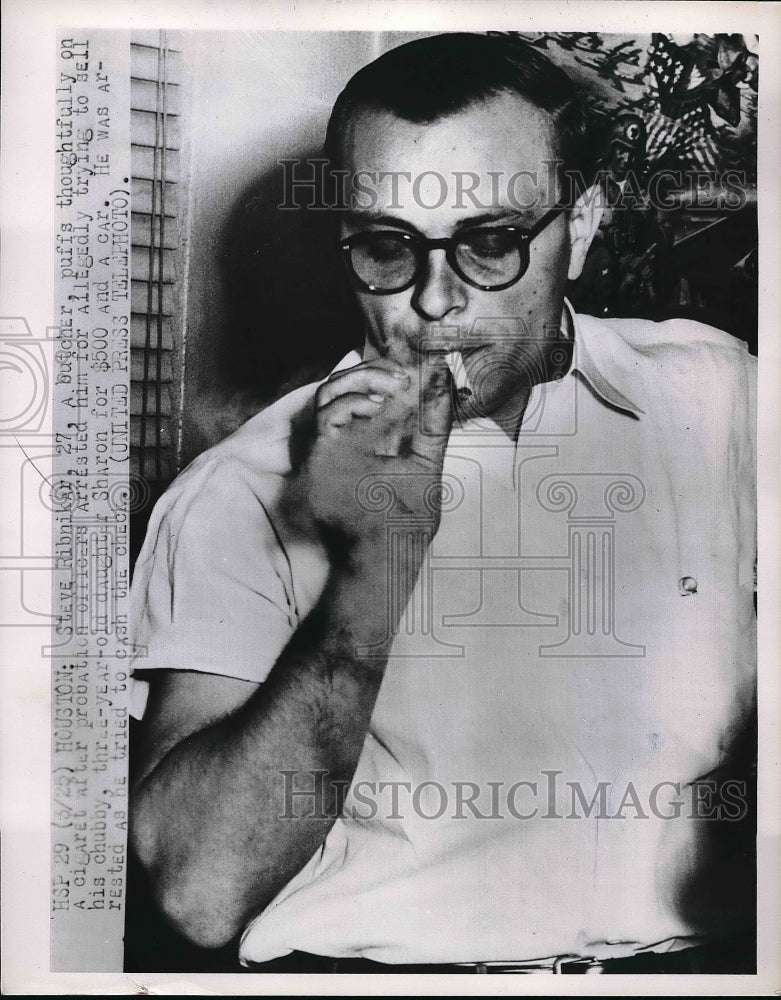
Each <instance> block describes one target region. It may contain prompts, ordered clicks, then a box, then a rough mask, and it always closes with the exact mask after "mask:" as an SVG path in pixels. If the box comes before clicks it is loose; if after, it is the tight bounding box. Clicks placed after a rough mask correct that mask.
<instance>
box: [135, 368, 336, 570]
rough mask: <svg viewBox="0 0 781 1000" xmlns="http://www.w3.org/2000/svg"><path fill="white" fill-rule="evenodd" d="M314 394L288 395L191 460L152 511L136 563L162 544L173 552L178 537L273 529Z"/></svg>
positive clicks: (306, 389)
mask: <svg viewBox="0 0 781 1000" xmlns="http://www.w3.org/2000/svg"><path fill="white" fill-rule="evenodd" d="M316 388H317V386H316V385H315V384H312V385H308V386H304V387H302V388H300V389H297V390H295V391H294V392H292V393H289V394H288V395H287V396H285V397H283V398H282V399H280V400H278V401H277V402H275V403H273V404H272V405H271V406H269V407H268V408H267V409H265V410H263V411H261V412H260V413H258V414H256V415H255V416H254V417H251V418H250V419H249V420H248V421H247V422H246V423H245V424H243V425H242V426H241V427H239V428H238V430H236V431H234V433H233V434H231V435H230V436H229V437H227V438H225V440H224V441H221V442H220V443H219V444H217V445H215V446H213V447H212V448H209V449H208V450H207V451H205V452H203V453H202V454H200V455H199V456H198V457H197V458H196V459H194V460H193V461H192V462H191V463H190V464H189V465H188V466H187V467H186V468H185V469H184V470H183V471H182V472H181V473H180V474H179V475H178V476H177V477H176V479H175V480H174V481H173V483H171V485H170V486H169V487H168V489H167V490H166V492H165V493H164V494H163V496H162V497H161V498H160V499H159V500H158V502H157V504H156V505H155V508H154V510H153V512H152V515H151V517H150V519H149V524H148V527H147V533H146V540H145V542H144V547H143V549H142V551H141V554H140V556H139V563H143V561H144V560H145V559H146V558H148V557H149V556H151V555H152V553H153V552H154V550H155V548H156V547H158V546H159V545H161V544H163V543H164V541H167V544H168V545H169V546H171V545H174V546H177V547H178V542H179V541H181V539H182V538H183V537H184V536H191V535H193V534H196V535H197V534H199V533H201V532H203V533H206V534H208V535H209V536H210V537H211V536H215V537H219V536H222V537H228V536H236V534H237V526H239V525H240V526H242V527H243V528H245V529H246V528H247V527H248V526H249V524H259V523H261V522H262V523H263V524H264V525H269V524H270V523H273V520H274V511H275V507H276V506H277V503H278V501H279V497H280V494H281V493H282V490H283V486H284V483H285V482H286V480H287V477H288V476H289V473H290V471H291V464H292V463H291V453H292V451H293V450H294V447H295V445H294V437H295V435H296V432H297V426H298V425H299V424H300V423H301V422H302V421H303V420H304V419H305V416H306V414H307V412H308V407H309V404H310V402H311V400H312V399H313V397H314V393H315V390H316ZM241 533H242V534H243V533H244V532H241Z"/></svg>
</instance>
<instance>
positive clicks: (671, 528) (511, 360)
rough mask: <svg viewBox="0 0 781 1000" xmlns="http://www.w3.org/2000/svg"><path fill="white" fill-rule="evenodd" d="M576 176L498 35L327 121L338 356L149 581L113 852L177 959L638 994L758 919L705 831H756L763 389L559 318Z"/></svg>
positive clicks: (538, 86)
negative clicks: (352, 334) (586, 976)
mask: <svg viewBox="0 0 781 1000" xmlns="http://www.w3.org/2000/svg"><path fill="white" fill-rule="evenodd" d="M582 148H583V125H582V117H581V114H580V109H579V105H578V103H577V100H576V95H575V92H574V90H573V88H572V86H571V84H570V82H569V80H568V79H567V77H566V76H565V75H564V74H563V73H562V72H561V71H560V70H558V69H557V68H556V67H554V66H552V65H551V64H550V63H549V62H548V61H547V60H546V59H545V58H543V57H542V56H541V55H540V54H539V53H538V52H536V51H535V50H533V49H530V48H527V47H525V46H524V45H521V44H519V43H517V42H511V41H509V40H507V39H502V38H498V37H483V36H476V35H458V34H457V35H448V36H441V37H436V38H428V39H423V40H419V41H415V42H412V43H409V44H408V45H405V46H402V47H400V48H398V49H395V50H393V51H391V52H389V53H387V54H386V55H384V56H383V57H381V58H380V59H378V60H377V61H376V62H375V63H373V64H371V65H370V66H368V67H366V68H364V69H363V70H362V71H361V72H360V73H359V74H357V75H356V77H354V78H353V80H351V81H350V83H349V84H348V86H347V88H346V89H345V91H344V92H343V93H342V95H341V96H340V98H339V100H338V102H337V105H336V107H335V109H334V112H333V115H332V118H331V123H330V126H329V133H328V140H327V149H328V152H329V156H330V157H331V162H332V166H333V168H334V173H335V176H336V178H337V179H338V180H340V181H345V180H346V181H347V182H348V183H347V184H346V185H343V191H345V192H346V197H345V199H344V204H343V205H342V207H341V208H340V209H339V225H340V230H339V234H338V235H339V239H338V245H339V248H340V252H341V253H342V254H343V255H344V257H345V261H346V265H347V268H348V274H349V276H350V278H351V281H352V283H353V287H354V289H355V294H356V296H357V300H358V303H359V306H360V309H361V311H362V314H363V317H364V320H365V328H366V342H365V345H364V347H363V355H362V357H361V356H359V355H357V354H356V355H354V356H350V357H348V358H347V359H345V360H344V362H343V363H342V364H340V365H339V366H338V367H337V369H336V370H335V371H334V373H333V374H332V375H331V376H330V377H329V378H328V379H326V380H325V382H324V383H322V384H321V385H320V386H308V387H305V388H302V389H299V390H297V391H295V392H294V393H292V394H290V395H289V396H286V397H285V398H283V399H282V400H280V401H279V402H278V403H277V404H274V405H273V406H271V407H269V408H268V409H267V410H265V411H264V412H262V413H261V414H259V415H258V416H256V417H254V418H253V419H252V420H250V421H249V422H248V423H247V424H246V425H245V426H244V427H242V428H241V429H240V430H239V431H238V432H237V433H236V434H234V435H233V436H232V437H231V438H229V439H228V440H227V441H225V442H223V443H222V444H220V445H218V446H217V447H216V448H214V449H212V450H211V451H209V452H207V453H206V454H204V455H202V456H201V457H200V458H199V459H197V460H196V461H195V462H194V463H193V464H192V465H191V466H190V467H189V468H188V469H187V470H186V471H185V473H184V474H183V475H182V476H180V478H179V479H178V480H177V482H176V483H175V484H174V486H173V487H172V488H171V490H170V491H169V493H168V494H167V496H166V497H165V498H164V499H163V501H161V503H160V504H159V505H158V508H157V509H156V511H155V514H154V515H153V518H152V521H151V523H150V527H149V531H148V535H147V541H146V544H145V546H144V549H143V551H142V553H141V556H140V558H139V561H138V564H137V567H136V577H135V581H134V608H135V611H134V613H135V616H136V621H137V641H138V642H139V644H142V645H143V646H145V647H146V658H145V659H144V658H139V659H138V660H137V662H136V664H135V669H136V676H137V678H138V679H139V681H140V680H141V679H143V680H145V681H146V682H148V685H149V691H148V701H147V704H146V709H145V714H144V721H143V731H142V737H141V741H140V746H139V747H138V748H137V756H138V757H139V766H138V773H137V776H136V779H135V792H134V804H133V843H134V846H135V849H136V851H137V853H138V855H139V857H140V859H141V860H142V862H143V863H144V864H145V865H146V867H147V869H148V870H149V872H150V874H151V876H152V879H153V882H154V884H155V886H156V891H157V895H158V899H159V901H160V904H161V906H162V908H163V909H164V910H165V912H166V913H167V914H168V916H169V919H170V920H171V921H172V922H173V923H174V925H175V926H176V927H178V928H179V929H180V930H181V931H182V932H183V933H184V934H185V935H187V936H188V937H190V938H191V939H192V940H193V941H195V942H197V943H199V944H201V945H204V946H206V947H217V946H220V945H222V944H224V943H225V942H227V941H229V940H230V939H232V938H233V937H234V936H235V935H237V934H238V933H240V932H242V931H243V934H242V940H241V948H240V955H241V959H242V961H243V962H244V963H245V964H249V965H253V964H254V963H257V965H256V966H253V967H257V968H258V969H263V968H272V967H276V966H270V965H268V964H264V963H268V962H270V961H271V960H274V959H277V958H279V957H281V956H285V955H288V954H290V953H306V954H307V955H310V956H311V955H317V956H327V957H328V958H329V961H330V964H329V965H327V967H328V968H334V967H335V968H336V971H354V970H355V969H358V970H363V969H366V968H377V969H383V968H392V969H396V970H405V971H406V970H408V969H410V968H418V967H420V968H422V969H434V970H441V969H446V970H447V971H456V969H463V970H464V971H486V970H504V969H506V968H508V967H511V968H513V969H519V970H524V969H527V970H538V969H542V970H546V971H585V970H586V969H593V970H600V969H603V968H604V969H605V970H606V971H665V970H668V969H680V965H676V964H675V962H676V961H677V960H676V959H675V958H674V956H672V957H671V956H670V955H669V954H662V958H661V959H660V960H659V961H661V963H662V965H661V967H656V966H654V967H653V968H651V969H648V968H647V967H646V966H644V965H643V964H642V960H640V959H638V958H637V957H636V956H637V955H638V954H639V953H642V952H654V953H672V952H676V951H677V950H679V949H680V950H681V954H682V955H683V956H685V957H684V959H682V961H683V962H684V963H685V962H689V961H690V959H689V958H688V957H687V956H691V955H692V954H697V955H701V954H702V953H703V952H702V949H699V950H696V949H695V951H694V952H693V951H692V948H694V947H695V946H697V945H700V944H701V943H702V941H703V939H705V940H710V939H711V938H717V939H719V940H721V941H723V940H724V939H725V938H726V937H727V936H729V935H732V934H735V933H738V932H740V931H742V930H743V929H744V925H745V924H746V923H747V922H749V923H750V920H748V921H747V917H746V913H747V910H746V904H747V903H748V901H750V896H751V875H750V859H749V863H748V864H746V865H745V869H746V870H745V872H744V871H743V869H742V868H741V867H740V865H741V863H743V862H744V861H745V859H742V858H740V857H739V856H738V854H737V852H736V850H735V849H734V847H731V848H729V849H727V848H724V847H723V844H721V842H719V843H718V844H717V843H716V842H715V841H713V838H712V837H711V836H710V835H711V832H712V831H713V829H715V828H716V826H719V828H721V826H723V824H717V823H715V822H714V819H715V817H716V816H717V814H718V816H720V817H721V818H722V820H724V819H728V818H730V817H733V818H734V817H735V816H736V815H737V814H739V813H741V814H742V813H744V812H745V809H744V808H743V807H744V802H745V794H743V793H744V792H745V788H743V792H741V786H740V784H739V781H732V784H730V785H728V784H727V782H726V780H725V775H727V772H726V768H727V765H728V764H729V761H730V749H731V746H732V744H733V743H734V742H735V739H736V737H737V736H738V735H739V734H740V733H741V732H742V730H743V729H744V727H745V725H746V723H747V722H748V721H749V720H750V718H751V710H752V705H753V694H754V668H753V631H752V630H753V606H752V569H753V560H754V551H755V549H754V539H753V493H752V489H751V485H750V483H751V478H752V473H753V461H754V459H753V453H752V451H751V444H750V440H751V429H752V419H753V418H752V415H751V371H750V368H751V365H750V358H749V357H748V355H747V353H746V352H745V350H744V349H743V347H742V345H741V344H739V343H737V342H736V341H734V340H732V339H731V338H729V337H727V336H726V335H724V334H721V333H720V332H718V331H716V330H712V329H710V328H707V327H702V326H699V325H696V324H691V323H673V324H667V325H663V326H661V327H658V328H657V327H656V326H654V325H653V324H649V323H644V322H643V323H638V322H632V321H621V322H616V323H615V324H613V325H607V324H604V323H602V322H600V321H597V320H594V319H589V318H588V317H577V316H575V315H574V314H573V313H572V312H571V310H570V309H569V308H568V307H567V305H566V303H565V301H564V288H565V284H566V282H567V280H568V278H569V279H572V278H575V277H576V276H577V274H578V273H579V271H580V268H581V267H582V264H583V261H584V259H585V255H586V253H587V251H588V247H589V243H590V240H591V238H592V236H593V234H594V231H595V229H596V226H597V223H598V215H599V212H598V209H597V208H596V200H595V199H594V197H593V192H592V191H589V190H588V189H585V190H583V188H582V185H580V184H579V183H577V179H578V178H579V175H580V171H581V167H582V164H581V163H580V161H579V155H580V151H581V150H582ZM573 177H574V178H575V179H576V182H575V183H570V182H571V181H572V179H573ZM356 179H360V181H361V183H360V184H357V183H353V182H354V181H356ZM443 183H444V185H445V189H444V193H443ZM367 187H370V190H369V193H368V194H367ZM457 188H458V190H456V189H457ZM578 191H579V192H580V193H579V194H578ZM470 194H471V195H472V196H470ZM706 779H707V780H706ZM703 781H704V782H705V783H704V784H703ZM703 800H707V801H706V802H705V806H703ZM722 869H724V870H725V871H728V872H730V873H731V875H732V884H730V885H726V883H725V882H723V881H722V882H717V881H716V880H719V879H721V878H722V874H721V873H722ZM714 883H715V884H718V885H720V886H722V887H723V891H719V892H716V893H713V892H712V891H710V893H709V890H712V887H713V885H714ZM334 959H335V960H337V964H336V966H334V965H333V960H334ZM372 961H374V962H376V963H380V964H377V965H376V966H371V965H367V964H366V963H367V962H368V963H370V962H372ZM627 962H628V963H629V964H630V966H631V967H629V968H627V967H626V964H625V963H627ZM508 963H509V966H508ZM294 967H295V966H294ZM685 969H686V970H688V971H694V969H693V968H692V965H691V964H689V965H686V966H685Z"/></svg>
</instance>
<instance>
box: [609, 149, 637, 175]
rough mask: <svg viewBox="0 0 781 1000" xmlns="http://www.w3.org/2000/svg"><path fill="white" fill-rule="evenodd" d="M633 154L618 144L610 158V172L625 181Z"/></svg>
mask: <svg viewBox="0 0 781 1000" xmlns="http://www.w3.org/2000/svg"><path fill="white" fill-rule="evenodd" d="M631 159H632V152H631V150H629V149H628V148H627V147H626V146H621V145H619V144H618V143H616V144H615V145H614V146H613V153H612V156H611V158H610V170H611V173H612V174H614V176H616V177H617V178H618V179H619V180H623V179H624V177H625V176H626V174H627V172H628V170H629V163H630V161H631Z"/></svg>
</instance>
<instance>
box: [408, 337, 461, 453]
mask: <svg viewBox="0 0 781 1000" xmlns="http://www.w3.org/2000/svg"><path fill="white" fill-rule="evenodd" d="M420 378H421V386H420V398H421V406H420V419H419V421H418V435H417V436H418V437H422V438H426V437H429V438H435V439H439V440H441V439H442V438H444V440H445V441H447V437H448V435H449V434H450V429H451V427H452V426H453V393H452V382H453V376H452V375H451V373H450V369H449V367H448V365H447V362H446V361H445V356H444V355H443V354H439V353H437V354H433V355H430V356H429V357H428V358H427V359H426V361H425V363H424V364H423V365H422V366H421V373H420Z"/></svg>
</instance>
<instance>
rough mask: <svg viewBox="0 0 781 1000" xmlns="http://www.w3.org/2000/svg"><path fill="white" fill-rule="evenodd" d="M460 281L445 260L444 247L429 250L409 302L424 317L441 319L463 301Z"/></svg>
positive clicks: (464, 300)
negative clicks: (423, 268)
mask: <svg viewBox="0 0 781 1000" xmlns="http://www.w3.org/2000/svg"><path fill="white" fill-rule="evenodd" d="M466 299H467V291H466V288H465V287H464V283H463V281H461V279H460V278H459V277H458V275H457V274H456V273H455V271H454V270H453V269H452V268H451V266H450V264H448V262H447V259H446V257H445V251H444V250H439V249H437V250H431V251H429V255H428V260H427V263H426V267H425V270H424V271H423V275H422V277H421V278H420V280H419V281H418V283H417V284H416V286H415V291H414V293H413V296H412V305H413V307H414V309H415V310H416V311H417V312H418V313H420V315H421V316H423V317H424V319H427V320H432V321H436V320H440V319H443V318H444V317H445V316H447V315H448V314H449V313H451V312H454V311H458V310H461V309H463V308H464V306H465V305H466Z"/></svg>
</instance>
